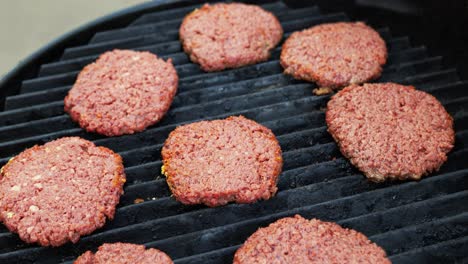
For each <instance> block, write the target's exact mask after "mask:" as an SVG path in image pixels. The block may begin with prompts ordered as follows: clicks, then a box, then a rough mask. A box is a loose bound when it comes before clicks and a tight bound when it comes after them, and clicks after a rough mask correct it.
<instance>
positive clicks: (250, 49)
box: [179, 3, 283, 72]
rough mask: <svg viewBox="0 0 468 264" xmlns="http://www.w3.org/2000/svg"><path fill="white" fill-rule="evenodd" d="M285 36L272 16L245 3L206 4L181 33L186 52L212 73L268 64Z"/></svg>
mask: <svg viewBox="0 0 468 264" xmlns="http://www.w3.org/2000/svg"><path fill="white" fill-rule="evenodd" d="M282 35H283V29H282V27H281V25H280V23H279V21H278V19H277V18H276V17H275V16H274V15H273V14H272V13H270V12H268V11H266V10H264V9H262V8H261V7H259V6H256V5H247V4H241V3H229V4H225V3H218V4H213V5H209V4H205V5H203V6H202V7H201V8H200V9H196V10H195V11H193V12H192V13H190V14H188V15H187V16H186V17H185V18H184V20H183V22H182V25H181V26H180V30H179V36H180V40H181V42H182V46H183V48H184V50H185V52H186V53H188V54H189V56H190V59H191V60H192V61H193V62H195V63H198V64H200V66H201V68H202V69H203V70H204V71H208V72H211V71H220V70H224V69H227V68H238V67H242V66H245V65H249V64H254V63H258V62H261V61H266V60H267V59H268V58H269V57H270V52H271V50H272V49H273V48H274V47H275V46H276V45H277V44H278V43H279V42H280V40H281V38H282Z"/></svg>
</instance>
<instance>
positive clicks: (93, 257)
mask: <svg viewBox="0 0 468 264" xmlns="http://www.w3.org/2000/svg"><path fill="white" fill-rule="evenodd" d="M73 263H74V264H107V263H109V264H110V263H112V264H172V263H173V262H172V260H171V258H170V257H169V256H168V255H166V253H164V252H162V251H160V250H157V249H154V248H150V249H145V246H142V245H135V244H128V243H113V244H103V245H102V246H100V247H99V250H98V251H97V252H96V253H95V254H93V253H92V252H91V251H86V252H85V253H84V254H83V255H81V256H80V257H79V258H77V259H76V260H75V262H73Z"/></svg>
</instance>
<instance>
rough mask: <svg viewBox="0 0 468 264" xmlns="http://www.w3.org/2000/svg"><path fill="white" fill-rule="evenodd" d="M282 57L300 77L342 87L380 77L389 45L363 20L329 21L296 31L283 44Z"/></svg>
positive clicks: (288, 71) (290, 71) (285, 68)
mask: <svg viewBox="0 0 468 264" xmlns="http://www.w3.org/2000/svg"><path fill="white" fill-rule="evenodd" d="M280 61H281V65H282V66H283V68H284V71H285V73H286V74H290V75H292V76H293V77H294V78H296V79H300V80H306V81H311V82H317V84H318V85H319V86H321V87H328V88H333V89H338V88H342V87H344V86H347V85H350V84H360V83H364V82H367V81H370V80H373V79H376V78H378V77H379V76H380V74H381V72H382V66H383V65H384V64H385V62H386V61H387V47H386V45H385V41H384V40H383V39H382V38H381V37H380V35H379V34H378V33H377V32H376V31H375V30H373V29H372V28H370V27H369V26H367V25H365V24H364V23H362V22H354V23H347V22H338V23H329V24H322V25H318V26H314V27H311V28H309V29H305V30H303V31H299V32H294V33H293V34H292V35H291V36H290V37H289V38H288V39H287V40H286V41H285V43H284V44H283V48H282V51H281V58H280Z"/></svg>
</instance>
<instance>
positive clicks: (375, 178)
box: [325, 83, 455, 183]
mask: <svg viewBox="0 0 468 264" xmlns="http://www.w3.org/2000/svg"><path fill="white" fill-rule="evenodd" d="M393 84H396V85H399V86H404V87H406V88H407V89H409V90H413V91H416V92H420V93H424V94H425V95H426V96H428V97H429V98H432V100H434V102H437V104H436V107H437V108H439V109H442V110H443V111H444V112H445V113H446V117H447V118H448V120H449V122H450V123H451V125H450V127H451V130H450V131H449V132H450V137H451V139H452V140H451V145H452V148H453V146H454V144H455V130H454V123H453V118H452V116H451V115H450V114H449V113H448V112H447V111H446V110H445V108H444V106H443V105H442V104H441V103H440V102H439V100H438V99H437V98H436V97H435V96H433V95H431V94H430V93H427V92H424V91H421V90H417V89H416V88H415V87H414V86H412V85H401V84H397V83H374V84H367V83H366V84H361V85H357V84H353V85H349V86H347V87H345V88H343V89H342V90H340V91H339V92H337V93H336V94H335V95H333V96H332V98H331V99H330V101H329V102H328V105H327V111H326V114H325V120H326V123H327V127H328V132H329V134H330V135H331V136H332V137H333V139H334V141H335V142H336V144H337V145H338V147H339V149H340V152H341V153H342V154H343V156H344V157H345V158H347V159H348V160H349V161H350V162H351V164H353V165H354V166H355V167H356V168H358V169H359V170H360V171H361V172H362V173H363V174H364V175H365V176H366V177H367V178H368V179H369V180H370V181H372V182H376V183H380V182H384V181H386V180H390V181H395V180H399V181H403V180H420V179H421V178H422V177H423V176H426V175H428V174H430V173H431V172H433V171H427V170H426V171H425V172H424V173H422V174H411V175H406V174H401V173H398V172H394V173H392V174H391V175H380V174H377V173H375V172H372V171H367V170H366V169H363V168H362V167H361V166H360V164H359V163H358V162H357V161H356V160H355V158H354V157H353V154H354V153H353V151H352V150H350V149H348V148H347V147H346V146H344V145H343V142H341V141H340V139H339V138H338V137H337V135H335V133H334V131H330V128H329V126H330V125H329V124H331V122H332V120H331V119H332V117H331V116H330V114H329V111H328V109H329V107H330V106H329V104H330V102H331V101H332V100H333V98H334V97H339V96H342V95H343V94H346V93H349V92H351V91H352V89H354V88H357V87H362V86H364V85H393ZM449 152H450V151H447V152H446V154H447V153H449ZM446 160H447V156H446V155H445V158H444V159H442V160H440V162H439V163H440V164H439V166H438V167H437V168H436V169H435V170H434V171H438V170H439V169H440V167H441V166H442V165H443V164H444V163H445V161H446Z"/></svg>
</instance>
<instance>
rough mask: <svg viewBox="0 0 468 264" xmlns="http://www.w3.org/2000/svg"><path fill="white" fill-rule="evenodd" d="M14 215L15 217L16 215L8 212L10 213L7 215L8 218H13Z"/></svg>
mask: <svg viewBox="0 0 468 264" xmlns="http://www.w3.org/2000/svg"><path fill="white" fill-rule="evenodd" d="M14 215H15V214H14V213H12V212H8V213H7V214H6V216H7V218H12V217H13V216H14Z"/></svg>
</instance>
